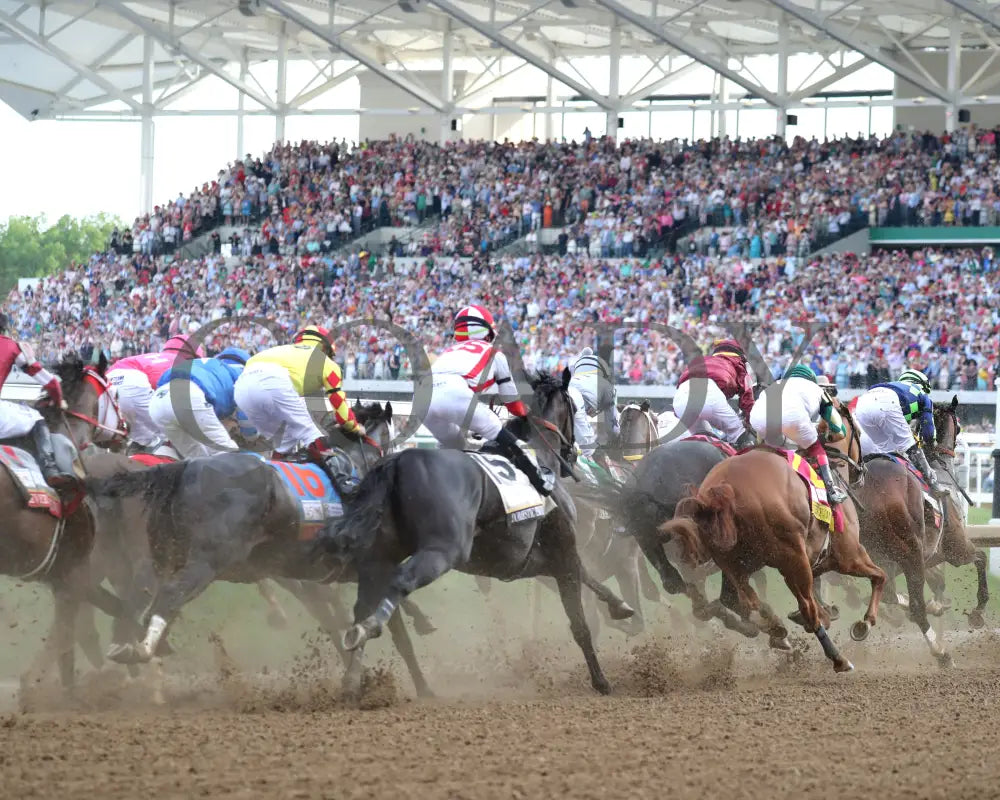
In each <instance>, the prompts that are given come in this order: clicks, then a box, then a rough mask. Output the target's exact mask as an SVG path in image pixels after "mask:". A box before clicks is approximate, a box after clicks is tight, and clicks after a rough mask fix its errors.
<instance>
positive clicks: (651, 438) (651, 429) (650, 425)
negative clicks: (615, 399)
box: [619, 403, 660, 461]
mask: <svg viewBox="0 0 1000 800" xmlns="http://www.w3.org/2000/svg"><path fill="white" fill-rule="evenodd" d="M626 411H638V412H639V413H640V414H642V416H643V419H644V420H645V421H646V442H645V444H625V443H624V441H622V442H621V444H620V445H619V446H620V448H621V451H622V458H624V459H625V460H626V461H641V460H642V459H643V457H644V456H645V455H646V453H648V452H649V451H650V450H652V449H653V444H654V443H655V442H656V441H658V440H659V438H660V437H659V432H660V428H659V425H657V421H656V417H655V415H654V414H653V412H651V411H649V410H648V409H647V410H645V411H644V410H643V409H642V407H641V406H638V405H636V404H635V403H630V404H629V405H627V406H625V408H623V409H622V411H621V413H622V416H623V417H624V415H625V412H626ZM621 427H624V425H622V426H621ZM619 437H620V439H622V440H624V438H625V437H624V436H621V435H620V434H619ZM639 447H643V448H645V452H644V453H638V454H636V453H633V454H631V455H626V454H625V451H626V450H634V449H636V448H639Z"/></svg>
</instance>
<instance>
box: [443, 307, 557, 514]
mask: <svg viewBox="0 0 1000 800" xmlns="http://www.w3.org/2000/svg"><path fill="white" fill-rule="evenodd" d="M493 326H494V322H493V316H492V315H491V314H490V312H489V311H487V310H486V309H485V308H483V307H482V306H466V307H465V308H463V309H462V310H460V311H459V312H458V314H457V315H456V316H455V342H456V343H455V344H453V345H452V346H451V347H448V348H447V349H445V350H444V351H443V352H442V353H441V355H439V356H438V357H437V360H436V361H435V362H434V364H433V366H432V367H431V373H432V377H433V390H432V393H431V401H430V405H429V406H428V408H427V416H426V418H425V419H424V427H426V428H427V430H429V431H430V432H431V433H432V434H433V436H434V438H435V439H437V440H438V442H440V443H441V445H442V446H443V447H452V448H457V449H462V448H463V447H465V440H464V437H463V428H464V425H465V423H466V419H467V418H468V417H469V416H470V409H471V419H469V420H468V426H469V430H471V431H472V432H473V433H475V434H477V435H478V436H481V437H482V438H483V439H484V440H487V441H493V442H496V443H497V445H499V448H500V452H501V454H503V455H505V456H506V457H507V458H509V459H510V460H511V463H513V464H514V466H515V467H517V468H518V469H519V470H521V472H523V473H524V474H525V475H527V476H528V480H530V481H531V485H532V486H534V487H535V489H537V490H538V492H539V493H540V494H542V495H549V494H551V493H552V490H553V488H554V487H555V476H554V475H553V474H552V473H551V472H550V471H549V470H547V469H546V470H542V469H540V468H538V467H536V466H535V464H534V462H532V460H531V459H530V458H528V455H527V453H525V452H524V451H523V450H522V449H521V447H520V445H519V444H518V443H517V438H516V437H515V436H514V434H512V433H511V432H510V431H508V430H506V429H505V428H504V427H503V426H502V425H501V424H500V419H499V418H498V417H497V415H496V414H494V413H492V412H491V411H490V410H489V409H488V408H487V407H486V406H485V405H483V404H482V403H480V402H479V401H478V400H477V398H476V395H477V394H479V393H480V392H490V393H493V391H495V392H496V394H497V395H498V396H499V397H500V398H501V399H502V400H503V401H504V405H506V406H507V410H508V411H510V413H511V414H514V415H515V416H518V417H527V416H528V409H527V408H525V405H524V403H522V402H521V399H520V397H519V396H518V394H517V388H516V387H515V386H514V380H513V377H512V376H511V372H510V365H509V364H508V363H507V357H506V356H505V355H504V354H503V353H502V352H500V349H499V348H496V347H494V346H493V345H491V344H490V343H491V342H492V341H493V339H494V338H495V337H496V331H495V330H494V328H493ZM491 390H492V391H491Z"/></svg>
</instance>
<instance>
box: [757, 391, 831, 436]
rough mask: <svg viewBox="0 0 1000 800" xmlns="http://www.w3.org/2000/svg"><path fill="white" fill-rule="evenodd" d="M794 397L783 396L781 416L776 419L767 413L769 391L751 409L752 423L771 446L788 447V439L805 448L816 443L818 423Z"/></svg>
mask: <svg viewBox="0 0 1000 800" xmlns="http://www.w3.org/2000/svg"><path fill="white" fill-rule="evenodd" d="M795 400H796V398H794V397H782V398H781V408H780V413H781V416H780V418H779V417H778V416H777V414H775V417H776V418H775V419H774V420H769V419H768V415H767V392H764V393H763V394H761V396H760V397H759V398H758V399H757V402H756V403H754V404H753V408H752V409H750V425H751V426H753V429H754V430H755V431H757V433H758V435H759V436H761V438H763V440H764V442H765V443H766V444H769V445H771V447H787V442H786V439H787V440H790V441H791V443H792V444H793V445H794V446H795V447H797V448H802V449H803V450H805V449H806V448H808V447H810V446H811V445H813V444H815V443H816V440H817V439H819V435H818V434H817V433H816V424H815V423H814V422H813V421H812V420H811V419H810V418H809V412H808V411H807V410H806V408H805V407H804V406H803V405H802V404H801V403H797V402H795Z"/></svg>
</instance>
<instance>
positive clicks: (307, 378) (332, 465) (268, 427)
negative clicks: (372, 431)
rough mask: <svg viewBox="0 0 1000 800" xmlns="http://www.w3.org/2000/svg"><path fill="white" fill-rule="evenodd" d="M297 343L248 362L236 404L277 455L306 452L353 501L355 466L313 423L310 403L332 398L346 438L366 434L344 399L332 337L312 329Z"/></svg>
mask: <svg viewBox="0 0 1000 800" xmlns="http://www.w3.org/2000/svg"><path fill="white" fill-rule="evenodd" d="M292 342H293V343H292V344H286V345H280V346H278V347H272V348H270V349H268V350H264V351H263V352H260V353H258V354H257V355H255V356H253V357H252V358H251V359H250V360H249V361H247V364H246V368H245V369H244V370H243V374H242V375H241V376H240V377H239V379H238V380H237V381H236V387H235V392H234V398H235V400H236V405H237V406H238V407H239V408H240V409H241V410H242V411H243V413H244V414H246V416H247V419H248V420H249V423H250V425H251V426H253V427H254V428H256V429H257V430H258V431H259V433H260V435H261V436H262V437H263V438H265V439H268V440H270V441H271V442H272V443H273V446H274V452H275V453H276V454H277V455H279V456H284V455H288V454H289V453H291V452H292V451H294V450H297V449H299V448H302V447H305V448H306V452H307V453H308V454H309V457H310V459H311V460H312V461H313V462H314V463H316V464H318V465H319V466H321V467H322V468H323V469H324V470H326V473H327V474H328V475H329V476H330V480H331V481H333V485H334V487H335V488H336V490H337V493H338V494H339V495H340V497H341V499H342V500H343V501H344V502H348V501H350V500H351V499H352V498H353V497H354V495H355V493H356V492H357V490H358V485H359V484H360V480H359V479H358V476H357V473H356V472H355V470H354V465H353V464H352V463H351V459H350V458H348V456H347V454H346V453H345V452H344V451H343V450H341V449H340V448H339V447H334V446H333V445H332V444H331V443H330V441H329V439H328V438H327V436H326V434H325V433H324V432H323V431H322V430H321V429H320V428H319V426H318V425H317V424H316V423H315V422H314V421H313V418H312V416H311V415H310V414H309V409H308V408H307V406H306V401H305V398H306V397H316V396H318V395H326V397H327V398H328V399H329V401H330V405H331V406H332V407H333V413H334V415H335V416H336V419H337V424H338V426H339V427H340V429H341V430H342V431H343V432H344V433H346V434H349V435H351V436H355V437H358V436H364V435H365V429H364V428H363V427H362V426H361V425H360V424H359V423H358V421H357V419H355V417H354V412H353V411H352V410H351V406H350V404H349V403H348V402H347V396H346V395H345V394H344V388H343V377H342V375H341V372H340V367H339V366H337V363H336V362H335V361H334V360H333V356H334V355H335V349H334V344H333V340H332V339H331V338H330V332H329V331H328V330H327V329H326V328H320V327H317V326H315V325H310V326H309V327H307V328H304V329H303V330H301V331H299V332H298V333H296V334H295V337H294V338H293V340H292Z"/></svg>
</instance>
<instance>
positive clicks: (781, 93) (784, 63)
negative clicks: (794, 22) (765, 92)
mask: <svg viewBox="0 0 1000 800" xmlns="http://www.w3.org/2000/svg"><path fill="white" fill-rule="evenodd" d="M777 95H778V100H779V103H778V107H777V108H776V109H775V110H774V113H775V114H777V120H776V125H775V132H776V133H777V134H778V136H780V137H781V138H782V139H784V138H785V127H786V126H785V115H786V114H787V113H788V17H786V16H785V14H783V13H782V14H780V15H779V16H778V90H777Z"/></svg>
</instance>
